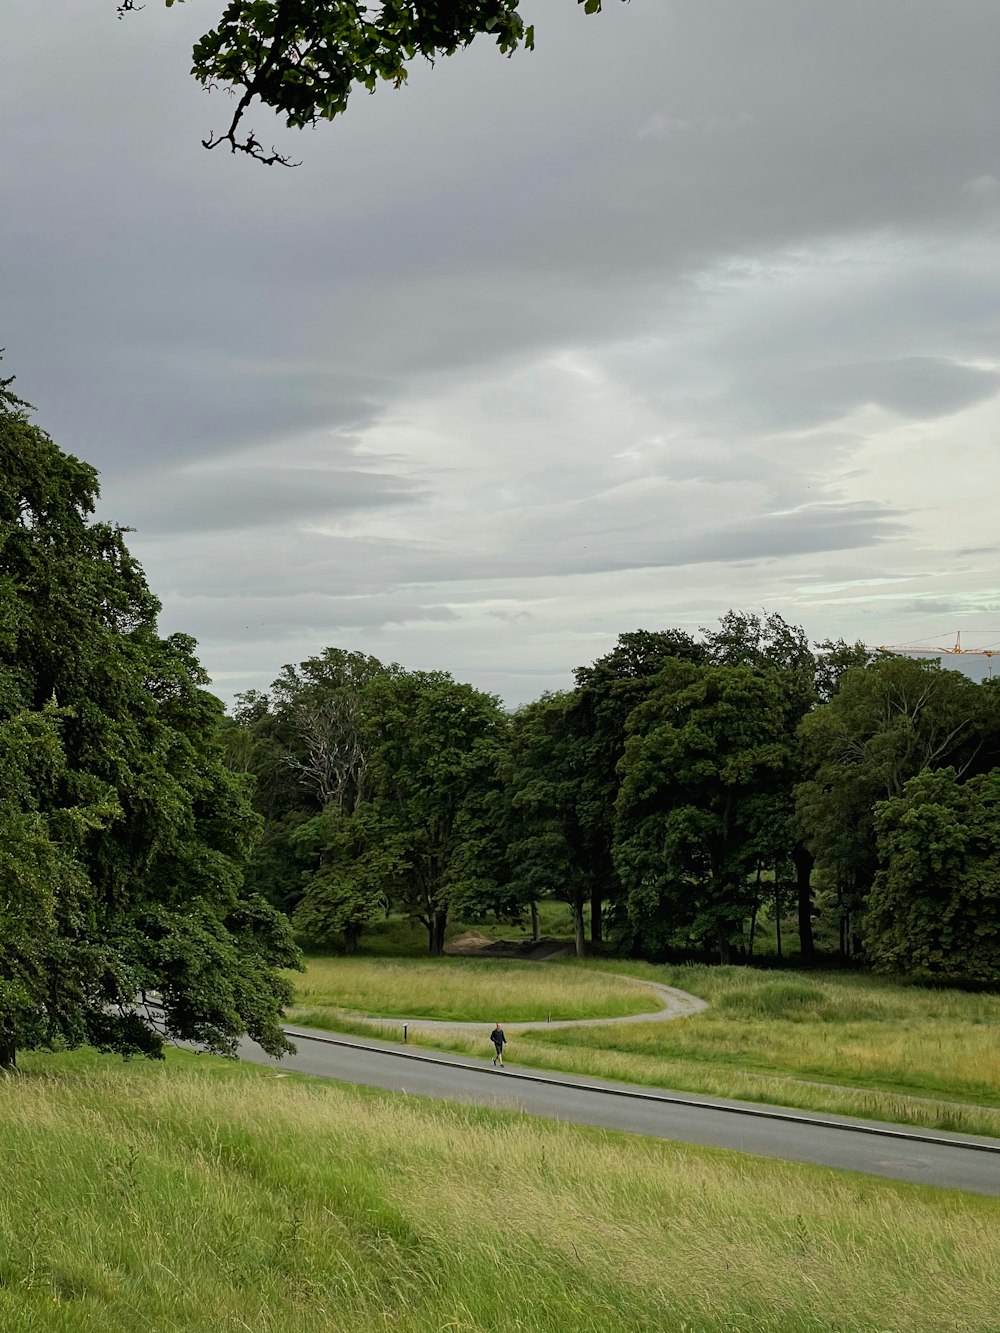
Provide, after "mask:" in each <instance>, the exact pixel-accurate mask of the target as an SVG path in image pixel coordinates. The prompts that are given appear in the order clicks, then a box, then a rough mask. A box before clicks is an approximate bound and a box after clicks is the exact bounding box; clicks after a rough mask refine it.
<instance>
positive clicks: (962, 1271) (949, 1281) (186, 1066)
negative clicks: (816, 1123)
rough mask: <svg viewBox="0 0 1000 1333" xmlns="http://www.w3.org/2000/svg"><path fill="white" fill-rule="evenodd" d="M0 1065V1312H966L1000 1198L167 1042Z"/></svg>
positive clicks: (902, 1317) (361, 1328) (711, 1315)
mask: <svg viewBox="0 0 1000 1333" xmlns="http://www.w3.org/2000/svg"><path fill="white" fill-rule="evenodd" d="M22 1063H23V1072H22V1073H21V1074H20V1075H19V1076H16V1077H11V1078H7V1079H3V1080H0V1151H2V1154H3V1161H4V1163H5V1170H4V1171H3V1172H2V1173H0V1231H2V1235H3V1248H2V1252H0V1328H2V1329H3V1330H4V1333H8V1331H10V1333H136V1331H137V1330H143V1333H145V1331H146V1330H149V1331H150V1333H236V1331H237V1330H243V1331H245V1330H252V1333H321V1331H322V1333H339V1331H340V1330H343V1331H344V1333H348V1330H349V1331H350V1333H376V1330H378V1333H385V1330H386V1329H392V1330H394V1331H395V1333H444V1331H445V1330H447V1333H821V1331H822V1333H831V1330H839V1331H841V1333H929V1331H931V1330H933V1333H969V1330H973V1329H975V1330H984V1333H985V1331H986V1330H990V1329H996V1328H997V1327H998V1323H1000V1321H998V1315H997V1311H998V1309H1000V1283H998V1274H1000V1200H994V1199H988V1198H980V1197H978V1196H971V1195H962V1194H958V1193H955V1192H950V1191H938V1190H933V1189H929V1188H927V1187H923V1186H916V1185H903V1184H896V1183H893V1182H888V1181H882V1180H878V1179H874V1178H870V1177H861V1176H854V1175H851V1174H846V1173H840V1172H835V1171H829V1170H824V1169H820V1168H812V1167H804V1166H798V1165H792V1164H786V1163H780V1162H772V1161H767V1160H763V1159H756V1158H752V1157H745V1156H742V1155H739V1154H735V1153H728V1152H723V1151H719V1150H712V1149H701V1148H692V1147H687V1146H681V1145H673V1144H670V1143H664V1142H658V1141H654V1140H644V1139H640V1138H629V1137H627V1136H622V1135H614V1134H610V1133H602V1132H600V1131H595V1130H587V1129H579V1128H575V1127H573V1126H568V1125H564V1124H558V1123H555V1122H546V1121H537V1120H531V1119H529V1118H527V1117H524V1116H521V1115H517V1114H514V1113H508V1112H500V1111H491V1110H486V1109H482V1108H470V1107H463V1106H457V1105H447V1104H440V1103H435V1102H429V1101H423V1100H419V1099H414V1098H407V1097H405V1096H401V1095H393V1094H387V1093H377V1092H370V1091H364V1090H361V1089H352V1088H345V1087H341V1086H339V1085H336V1084H330V1083H325V1082H320V1081H311V1080H305V1079H301V1078H298V1077H296V1076H291V1075H282V1074H281V1073H280V1072H279V1073H275V1072H273V1071H270V1070H260V1069H256V1068H251V1067H244V1066H239V1065H234V1064H227V1063H226V1062H223V1061H220V1060H216V1059H212V1058H207V1057H194V1056H185V1055H181V1054H176V1053H172V1054H171V1056H170V1057H169V1059H168V1061H167V1062H166V1064H165V1065H163V1064H151V1063H148V1062H144V1061H132V1062H130V1063H128V1064H123V1063H122V1062H121V1061H120V1060H117V1059H115V1058H113V1057H98V1056H95V1055H93V1054H92V1053H89V1052H79V1053H76V1054H73V1055H60V1056H43V1055H38V1056H26V1057H24V1058H23V1061H22Z"/></svg>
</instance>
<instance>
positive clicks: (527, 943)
mask: <svg viewBox="0 0 1000 1333" xmlns="http://www.w3.org/2000/svg"><path fill="white" fill-rule="evenodd" d="M444 951H445V953H453V954H463V955H465V956H466V957H476V958H521V959H527V960H528V961H530V962H539V961H541V959H543V958H557V957H559V955H560V954H564V953H569V952H570V951H571V950H570V946H569V945H568V944H567V943H566V941H565V940H554V939H540V940H494V939H491V938H490V937H489V935H483V934H482V933H481V932H480V931H478V930H467V931H466V932H465V934H464V935H456V936H455V938H454V939H453V940H449V941H448V943H447V944H446V945H445V946H444Z"/></svg>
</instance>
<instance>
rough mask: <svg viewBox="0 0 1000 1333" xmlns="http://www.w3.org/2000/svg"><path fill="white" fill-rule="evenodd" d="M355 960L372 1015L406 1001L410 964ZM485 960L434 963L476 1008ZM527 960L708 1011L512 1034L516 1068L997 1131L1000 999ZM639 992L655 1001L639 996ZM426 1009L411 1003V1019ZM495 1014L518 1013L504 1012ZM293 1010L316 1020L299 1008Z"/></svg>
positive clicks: (844, 981) (429, 1040) (440, 1043)
mask: <svg viewBox="0 0 1000 1333" xmlns="http://www.w3.org/2000/svg"><path fill="white" fill-rule="evenodd" d="M336 966H337V967H339V966H340V963H339V962H337V963H336ZM357 966H358V974H361V973H364V974H365V976H366V980H365V993H366V994H370V993H371V992H372V991H374V992H375V996H376V999H375V1001H373V1006H372V1010H371V1012H382V1013H386V1012H393V1010H391V1009H388V1008H387V1006H388V1005H390V1004H392V1005H395V1004H397V1003H402V1002H403V1001H404V1000H405V994H406V992H405V990H404V991H403V992H400V990H399V987H400V986H401V985H402V986H404V987H405V983H406V973H405V972H401V971H397V970H395V969H394V968H389V967H388V965H387V964H386V963H385V962H382V961H378V962H376V961H375V960H363V961H360V962H359V963H358V965H357ZM476 966H477V964H476V963H475V962H471V961H470V960H465V959H447V960H442V961H437V960H427V962H426V963H425V968H426V969H430V975H434V973H435V970H436V971H437V974H438V975H439V976H442V977H444V976H447V977H449V979H450V981H451V983H452V984H453V985H454V984H456V979H457V978H461V977H466V978H468V983H469V987H470V990H469V995H470V1003H471V996H472V995H473V994H474V992H475V987H476V986H477V985H478V982H477V981H476V980H474V979H475V978H476V976H477V974H476V972H475V971H474V969H475V968H476ZM486 966H488V967H491V968H499V969H504V968H508V967H511V966H512V965H511V964H509V963H506V962H499V963H498V962H490V963H488V964H486ZM318 967H319V963H318V961H317V960H313V961H311V962H310V966H309V970H308V971H307V972H306V974H305V976H304V977H303V978H301V979H299V981H298V982H297V984H298V985H300V986H302V987H308V986H309V985H310V979H311V977H312V975H313V970H314V969H317V968H318ZM518 967H519V971H520V972H521V973H523V972H524V969H525V968H527V969H529V972H528V978H529V980H531V979H537V980H536V981H535V984H537V985H539V986H541V985H543V984H545V985H548V984H550V983H549V981H548V978H549V977H550V976H554V977H566V978H568V977H572V976H579V975H585V976H587V977H588V978H595V977H597V976H600V975H602V974H607V973H609V972H610V973H614V972H618V973H623V974H627V975H630V976H634V977H636V978H638V979H647V980H652V981H660V982H664V983H666V984H667V985H673V986H678V987H680V988H681V989H682V990H686V991H689V992H691V993H692V994H694V995H697V996H700V997H701V998H702V999H705V1000H708V1001H709V1008H708V1009H707V1010H706V1011H705V1012H704V1013H701V1014H698V1015H695V1016H693V1017H691V1018H683V1019H678V1020H673V1021H670V1022H665V1023H616V1024H613V1025H608V1026H602V1025H600V1024H598V1025H595V1026H588V1027H581V1028H576V1029H574V1028H554V1029H553V1030H552V1031H547V1030H540V1031H534V1032H525V1033H517V1034H508V1035H510V1036H512V1038H513V1040H512V1045H511V1047H510V1049H509V1051H508V1058H509V1060H510V1061H511V1062H513V1063H515V1064H523V1065H527V1066H531V1067H536V1068H544V1069H552V1070H559V1071H562V1072H566V1073H575V1074H591V1075H597V1076H603V1077H607V1078H614V1079H619V1080H624V1081H627V1082H634V1083H641V1084H646V1085H650V1086H654V1087H665V1088H676V1089H683V1090H686V1091H691V1092H704V1093H709V1094H712V1095H716V1096H723V1097H739V1098H745V1099H748V1100H751V1101H761V1102H770V1103H774V1104H779V1105H781V1104H784V1105H789V1106H797V1107H801V1108H804V1109H810V1110H817V1111H833V1112H837V1113H839V1114H843V1115H860V1116H866V1117H871V1118H873V1119H880V1120H898V1121H901V1122H903V1123H907V1124H915V1125H922V1126H926V1127H928V1128H936V1129H954V1130H960V1131H964V1132H967V1133H973V1134H993V1135H996V1136H998V1137H1000V1043H998V1041H997V1035H996V1034H997V1032H998V1030H1000V996H997V995H992V994H973V993H967V992H963V991H958V990H948V989H928V988H924V987H918V986H908V985H901V984H899V983H896V982H893V981H891V980H889V979H886V978H881V977H873V976H869V975H864V974H858V973H851V972H795V971H784V970H782V971H777V970H762V969H754V968H746V967H706V966H697V965H690V966H681V967H659V966H653V965H650V964H643V963H629V962H625V961H620V960H608V961H599V960H591V959H588V960H587V961H586V962H585V963H578V962H577V961H576V960H564V961H560V962H557V963H546V964H521V965H518ZM365 969H367V971H365ZM560 984H562V982H560ZM631 998H633V1000H637V1001H638V1003H639V1004H640V1007H642V1008H647V1007H648V1005H647V1004H646V1003H645V1001H644V999H643V993H642V992H641V991H639V992H637V993H635V994H634V995H633V996H632V997H631ZM376 1005H381V1009H378V1008H376ZM357 1007H361V1006H360V1005H358V1006H357ZM395 1012H398V1010H396V1011H395ZM419 1012H420V1010H419V1006H418V1005H417V1003H416V1002H415V1001H411V1010H410V1014H411V1016H412V1015H416V1014H418V1013H419ZM467 1012H468V1011H464V1012H463V1015H462V1016H467ZM599 1013H600V1011H599V1010H597V1009H592V1010H591V1011H590V1012H589V1013H586V1014H584V1013H580V1014H578V1015H570V1016H578V1017H590V1016H596V1015H598V1014H599ZM425 1016H426V1017H432V1016H434V1015H432V1014H430V1013H427V1014H426V1015H425ZM455 1016H456V1017H457V1016H458V1013H457V1012H456V1014H455ZM493 1016H494V1015H492V1014H488V1015H487V1018H488V1020H489V1019H490V1018H492V1017H493ZM496 1016H500V1017H502V1018H504V1020H505V1021H507V1022H513V1021H514V1020H513V1018H512V1017H511V1015H510V1014H509V1013H508V1012H507V1011H505V1010H503V1009H501V1010H500V1011H499V1013H498V1015H496ZM296 1017H297V1021H299V1022H305V1021H306V1017H305V1016H304V1014H303V1013H299V1011H296ZM320 1020H321V1025H324V1026H327V1027H339V1028H340V1029H341V1030H344V1031H356V1032H368V1033H372V1032H373V1031H374V1032H375V1034H376V1035H381V1036H385V1037H388V1038H390V1039H392V1040H398V1038H399V1035H400V1034H399V1026H398V1024H396V1025H393V1024H388V1025H385V1026H384V1027H381V1028H376V1029H373V1028H372V1026H371V1025H370V1024H367V1023H355V1022H352V1020H351V1019H350V1017H348V1016H346V1015H341V1016H340V1017H339V1018H334V1017H332V1016H330V1017H327V1018H324V1016H323V1015H322V1014H320ZM484 1035H485V1034H484ZM409 1036H410V1040H411V1041H416V1042H422V1043H424V1044H427V1045H431V1046H435V1047H437V1048H439V1049H448V1050H453V1051H459V1052H464V1053H467V1054H474V1055H483V1054H484V1053H485V1051H486V1044H485V1040H484V1038H479V1037H476V1036H469V1035H465V1034H461V1033H441V1032H437V1031H433V1030H430V1029H424V1030H423V1031H422V1030H421V1028H420V1025H419V1023H415V1024H414V1025H413V1026H411V1028H410V1034H409Z"/></svg>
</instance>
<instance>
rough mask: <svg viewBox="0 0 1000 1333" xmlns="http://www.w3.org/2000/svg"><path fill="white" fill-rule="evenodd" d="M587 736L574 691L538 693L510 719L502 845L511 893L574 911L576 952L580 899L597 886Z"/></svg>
mask: <svg viewBox="0 0 1000 1333" xmlns="http://www.w3.org/2000/svg"><path fill="white" fill-rule="evenodd" d="M587 740H588V735H587V732H586V731H585V730H583V729H582V728H581V717H580V701H579V698H578V695H577V694H576V693H575V692H573V691H569V690H566V691H562V692H560V693H556V694H545V695H543V696H542V698H541V699H536V700H534V701H533V702H532V703H529V704H526V705H525V706H524V707H523V708H520V709H518V711H517V712H516V713H515V714H514V717H513V718H512V720H511V735H510V746H509V750H508V754H507V759H506V762H505V765H504V776H505V780H506V793H507V802H506V806H507V809H506V821H505V844H506V860H507V868H508V875H509V883H510V887H511V890H512V893H513V894H514V895H515V897H517V898H518V899H519V900H520V901H521V902H522V903H524V904H531V903H535V902H537V901H538V899H540V898H550V897H552V898H558V899H560V900H561V901H562V902H565V903H567V904H568V905H569V908H570V911H571V913H572V917H573V937H574V943H575V947H576V952H577V955H578V956H579V957H582V956H583V954H584V952H585V948H586V945H585V937H584V915H583V913H584V904H585V903H586V901H587V899H588V898H590V899H591V900H592V901H593V898H594V895H595V894H598V893H599V892H600V888H599V885H600V883H601V879H600V873H601V868H600V865H599V864H597V863H595V860H594V858H593V856H592V851H593V844H592V840H591V838H590V836H589V831H588V829H587V828H586V827H585V826H584V824H583V822H582V812H583V810H584V801H583V799H582V798H583V796H584V793H585V791H586V784H587V781H588V770H587V759H588V754H587V749H588V746H587Z"/></svg>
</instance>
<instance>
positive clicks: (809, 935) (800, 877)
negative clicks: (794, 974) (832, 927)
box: [792, 843, 816, 962]
mask: <svg viewBox="0 0 1000 1333" xmlns="http://www.w3.org/2000/svg"><path fill="white" fill-rule="evenodd" d="M792 861H793V862H794V864H795V881H796V887H797V890H798V899H799V953H800V954H801V955H802V959H803V962H811V961H812V960H813V959H814V958H815V957H816V944H815V941H814V940H813V922H812V868H813V855H812V852H810V851H809V849H808V848H807V847H803V846H802V844H801V843H799V844H798V845H797V846H796V847H795V849H794V851H793V852H792Z"/></svg>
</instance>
